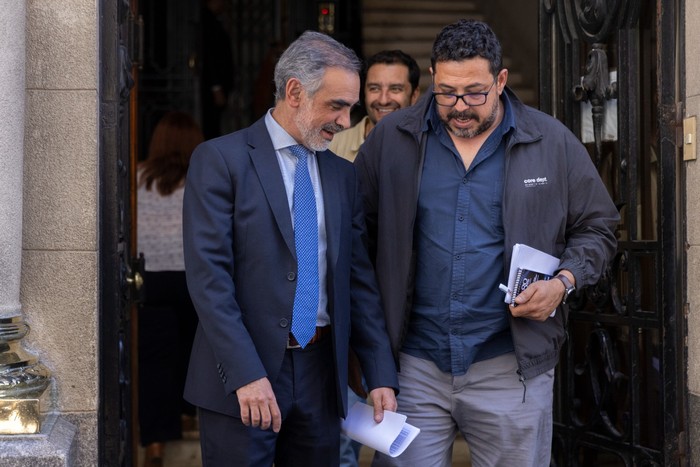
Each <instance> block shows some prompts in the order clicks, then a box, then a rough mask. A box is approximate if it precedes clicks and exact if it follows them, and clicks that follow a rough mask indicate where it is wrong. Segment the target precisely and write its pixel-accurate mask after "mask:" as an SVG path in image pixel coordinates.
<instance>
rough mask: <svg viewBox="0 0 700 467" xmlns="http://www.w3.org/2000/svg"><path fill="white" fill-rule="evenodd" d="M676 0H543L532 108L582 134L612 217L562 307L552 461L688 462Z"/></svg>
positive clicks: (585, 463)
mask: <svg viewBox="0 0 700 467" xmlns="http://www.w3.org/2000/svg"><path fill="white" fill-rule="evenodd" d="M679 3H680V1H679V0H542V2H541V7H540V31H541V36H540V44H541V47H540V50H541V52H540V77H541V80H540V82H541V84H540V86H541V87H540V102H541V108H542V109H543V110H544V111H545V112H548V113H550V114H553V115H556V116H557V117H558V118H559V119H561V120H562V121H564V122H565V123H566V124H567V126H569V127H570V128H571V129H572V130H573V131H574V132H575V133H576V134H577V135H579V136H580V137H581V139H582V141H584V143H585V144H586V146H587V147H588V148H589V152H590V154H591V157H592V158H593V160H594V162H595V163H596V165H597V166H598V169H599V171H600V173H601V176H602V177H603V179H604V180H605V182H606V184H607V186H608V188H609V190H610V193H611V195H612V197H613V199H614V200H615V202H616V203H617V205H618V207H619V209H620V212H621V218H622V220H621V223H620V225H619V228H618V240H619V245H618V252H617V255H616V257H615V260H614V262H613V263H612V265H611V267H610V268H609V270H608V271H607V273H606V275H605V277H604V279H603V280H601V282H600V283H599V284H598V285H597V286H596V287H593V288H589V289H588V290H586V291H584V292H583V293H581V294H579V295H578V296H577V297H576V300H575V301H574V303H573V305H572V306H571V311H570V313H569V319H568V332H569V340H568V343H567V345H566V346H565V348H564V349H563V352H562V357H561V363H560V366H559V368H558V373H557V382H556V389H555V407H554V410H555V416H554V417H555V434H554V443H553V457H552V463H553V464H554V465H561V466H578V465H581V466H591V465H610V466H613V465H614V466H617V465H625V466H657V465H658V466H660V465H685V464H686V463H687V460H686V444H687V441H686V439H685V432H686V429H687V427H686V425H687V421H686V419H685V414H686V408H685V406H686V400H685V395H684V394H685V391H684V390H685V351H684V345H685V344H684V338H685V335H686V329H685V316H684V312H683V303H684V302H685V300H684V291H683V288H682V283H681V279H682V277H683V275H682V270H683V269H682V268H683V262H684V259H683V258H684V251H683V248H682V237H681V233H682V232H683V230H682V226H681V221H682V215H681V213H682V212H683V210H682V208H683V206H682V197H681V196H680V194H679V189H678V187H680V186H682V184H681V183H682V179H681V177H682V171H681V166H680V159H679V151H678V147H677V144H676V139H677V138H676V133H677V124H678V122H679V121H680V120H681V119H680V115H681V109H680V105H679V102H681V98H680V91H679V89H680V85H679V79H680V78H679V77H680V73H679V61H678V56H679V47H680V41H679V37H681V36H680V34H681V28H680V27H679V25H680V21H679V19H678V18H679V9H680V6H679Z"/></svg>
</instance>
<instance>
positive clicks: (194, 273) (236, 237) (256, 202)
mask: <svg viewBox="0 0 700 467" xmlns="http://www.w3.org/2000/svg"><path fill="white" fill-rule="evenodd" d="M317 158H318V168H319V172H320V178H321V185H322V189H323V202H324V207H325V216H326V219H325V222H326V231H327V245H328V249H327V257H326V260H327V266H328V267H327V270H328V272H327V294H328V313H329V315H330V319H331V326H332V329H333V332H332V333H331V336H332V340H333V341H332V342H333V352H334V357H335V358H334V363H335V365H334V367H333V368H328V371H332V372H335V375H336V378H335V379H336V383H337V384H336V398H337V402H338V412H339V413H340V414H343V415H344V414H345V413H346V411H347V368H348V346H349V342H350V340H352V347H353V350H354V351H355V352H356V353H357V355H358V357H359V359H360V363H361V366H362V369H363V372H364V376H365V379H366V382H367V384H368V386H369V388H370V389H374V388H376V387H382V386H385V387H393V388H398V381H397V377H396V370H395V365H394V360H393V357H392V353H391V349H390V346H389V340H388V337H387V334H386V330H385V326H384V315H383V312H382V310H381V305H380V298H379V292H378V288H377V285H376V281H375V276H374V272H373V269H372V265H371V263H370V261H369V258H368V254H367V250H366V238H365V236H366V229H365V224H364V216H363V211H362V200H361V198H360V196H359V193H358V187H357V179H356V176H355V169H354V167H353V165H352V164H351V163H349V162H348V161H346V160H344V159H341V158H340V157H337V156H335V155H334V154H333V153H331V152H330V151H324V152H319V153H317ZM183 215H184V226H183V228H184V247H185V269H186V273H187V284H188V288H189V291H190V294H191V296H192V300H193V302H194V304H195V307H196V308H197V313H198V315H199V327H198V329H197V333H196V336H195V340H194V344H193V348H192V357H191V360H190V367H189V372H188V377H187V384H186V388H185V398H186V399H187V400H188V401H190V402H191V403H193V404H194V405H197V406H199V407H203V408H205V409H208V410H212V411H216V412H220V413H224V414H228V415H231V416H236V417H239V416H240V409H239V406H238V399H237V397H236V394H235V391H236V389H238V388H239V387H241V386H243V385H245V384H247V383H250V382H252V381H254V380H257V379H259V378H262V377H265V376H266V377H267V378H268V379H269V380H270V381H271V382H274V381H275V378H276V376H277V373H278V372H279V369H280V366H281V364H282V359H283V356H284V353H285V348H286V344H287V337H288V334H289V330H290V325H291V321H292V304H293V300H294V291H295V287H296V272H297V262H296V255H295V248H294V230H293V226H292V220H291V216H290V213H289V205H288V201H287V195H286V192H285V188H284V183H283V181H282V175H281V171H280V168H279V164H278V161H277V157H276V155H275V150H274V148H273V146H272V141H271V139H270V136H269V134H268V131H267V128H266V126H265V122H264V118H263V119H260V120H258V121H257V122H256V123H254V124H253V125H252V126H251V127H249V128H246V129H244V130H240V131H238V132H235V133H232V134H229V135H226V136H223V137H221V138H216V139H213V140H209V141H206V142H204V143H202V144H201V145H200V146H199V147H197V149H196V150H195V152H194V154H193V156H192V159H191V162H190V168H189V171H188V174H187V184H186V188H185V199H184V208H183ZM351 330H352V333H351ZM351 334H352V339H351Z"/></svg>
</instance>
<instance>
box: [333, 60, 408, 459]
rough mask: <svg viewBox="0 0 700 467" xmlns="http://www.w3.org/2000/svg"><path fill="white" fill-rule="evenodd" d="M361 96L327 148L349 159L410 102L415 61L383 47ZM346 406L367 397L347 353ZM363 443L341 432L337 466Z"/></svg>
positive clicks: (372, 63) (367, 69)
mask: <svg viewBox="0 0 700 467" xmlns="http://www.w3.org/2000/svg"><path fill="white" fill-rule="evenodd" d="M363 78H364V99H365V111H366V112H367V115H366V116H365V117H363V118H362V120H360V121H359V122H358V123H357V124H356V125H354V126H352V127H351V128H348V129H347V130H344V131H341V132H340V133H338V134H337V135H335V136H334V137H333V141H331V144H330V146H329V149H330V150H331V151H333V152H335V153H336V154H338V155H339V156H340V157H343V158H345V159H347V160H349V161H351V162H352V161H353V160H355V156H356V155H357V151H358V150H359V149H360V146H361V145H362V143H364V142H365V138H366V137H367V135H368V134H369V132H370V131H371V130H372V128H374V126H375V125H376V124H377V122H379V120H381V119H382V118H384V116H386V115H389V114H390V113H391V112H393V111H395V110H399V109H402V108H404V107H408V106H409V105H413V104H414V103H415V102H416V100H417V99H418V96H419V95H420V89H419V88H418V84H419V81H420V68H418V63H416V61H415V60H414V59H413V57H411V56H410V55H408V54H407V53H404V52H402V51H401V50H383V51H381V52H378V53H376V54H374V55H372V56H371V57H369V58H368V59H367V61H366V62H365V66H364V76H363ZM349 371H350V373H349V379H350V387H349V388H348V407H352V406H353V404H355V403H356V402H363V401H364V400H365V399H366V398H367V392H366V391H365V389H364V384H363V382H362V375H361V373H360V371H359V365H358V364H357V357H355V355H354V354H353V352H352V351H351V352H350V369H349ZM361 448H362V445H361V444H360V443H358V442H357V441H353V440H352V439H350V438H349V437H348V436H345V435H344V434H341V435H340V467H357V466H358V459H359V456H360V449H361Z"/></svg>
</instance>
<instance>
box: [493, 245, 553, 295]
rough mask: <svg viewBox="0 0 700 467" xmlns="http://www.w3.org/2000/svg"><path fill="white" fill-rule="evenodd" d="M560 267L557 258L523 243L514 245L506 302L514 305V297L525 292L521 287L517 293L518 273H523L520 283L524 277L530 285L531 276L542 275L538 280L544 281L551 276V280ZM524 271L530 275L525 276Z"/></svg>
mask: <svg viewBox="0 0 700 467" xmlns="http://www.w3.org/2000/svg"><path fill="white" fill-rule="evenodd" d="M558 267H559V258H555V257H554V256H552V255H550V254H547V253H545V252H543V251H540V250H538V249H536V248H532V247H530V246H527V245H523V244H522V243H516V244H515V245H513V255H512V257H511V260H510V272H509V274H508V289H507V291H506V297H505V300H504V301H505V302H506V303H508V304H512V303H513V299H514V298H515V297H514V295H517V293H520V292H522V291H523V290H524V289H523V288H522V287H521V288H519V289H518V290H517V293H516V278H517V275H518V271H521V272H520V275H521V277H520V279H521V280H520V281H518V282H522V279H523V277H524V278H525V280H526V281H527V282H526V283H527V285H530V284H531V283H532V282H533V280H532V279H533V276H532V275H531V274H541V277H538V279H542V278H543V277H544V276H549V278H551V277H552V275H553V274H554V271H556V270H557V268H558ZM523 271H529V273H530V274H525V275H524V276H523V274H524V273H523Z"/></svg>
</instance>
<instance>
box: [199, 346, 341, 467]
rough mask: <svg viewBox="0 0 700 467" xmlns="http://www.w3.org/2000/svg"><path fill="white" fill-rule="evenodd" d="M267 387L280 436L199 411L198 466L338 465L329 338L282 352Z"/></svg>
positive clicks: (333, 466) (236, 418) (336, 425)
mask: <svg viewBox="0 0 700 467" xmlns="http://www.w3.org/2000/svg"><path fill="white" fill-rule="evenodd" d="M272 388H273V390H274V392H275V397H276V399H277V404H278V405H279V407H280V411H281V413H282V428H281V430H280V432H279V433H274V432H273V431H272V430H261V429H259V428H251V427H246V426H245V425H243V423H242V422H241V419H240V417H230V416H227V415H224V414H221V413H217V412H212V411H209V410H206V409H202V408H199V412H198V413H199V429H200V441H201V445H202V465H203V467H225V466H226V467H229V466H230V467H233V466H235V467H270V466H271V465H272V464H273V462H274V465H275V467H337V466H338V463H339V455H338V452H339V449H340V446H339V437H340V416H339V414H338V406H337V388H336V384H335V374H334V365H333V348H332V343H331V338H330V336H328V337H326V338H325V339H323V340H321V341H320V342H318V343H316V344H312V345H310V346H308V347H307V348H306V349H303V350H302V349H297V350H287V352H286V353H285V356H284V362H283V364H282V369H281V370H280V374H279V377H278V378H277V380H276V381H274V382H273V383H272Z"/></svg>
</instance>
